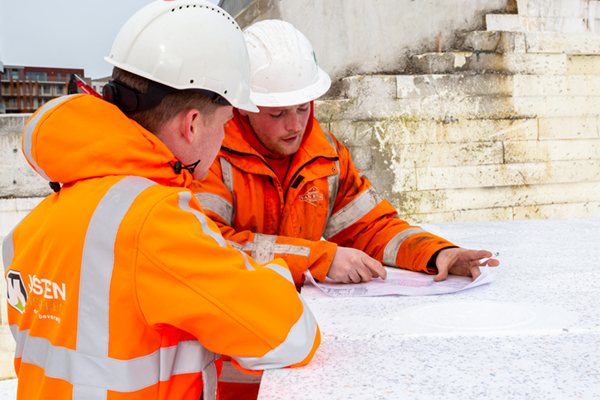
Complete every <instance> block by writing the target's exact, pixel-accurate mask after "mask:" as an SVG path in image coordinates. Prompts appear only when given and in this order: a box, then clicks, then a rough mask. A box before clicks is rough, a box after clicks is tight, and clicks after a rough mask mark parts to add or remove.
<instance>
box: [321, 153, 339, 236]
mask: <svg viewBox="0 0 600 400" xmlns="http://www.w3.org/2000/svg"><path fill="white" fill-rule="evenodd" d="M335 167H336V168H337V173H336V174H335V175H329V176H328V177H327V185H328V186H329V210H327V219H326V220H325V221H326V222H325V226H327V223H328V222H329V218H331V213H332V212H333V207H334V206H335V200H336V199H337V194H338V189H339V187H340V162H339V161H336V162H335Z"/></svg>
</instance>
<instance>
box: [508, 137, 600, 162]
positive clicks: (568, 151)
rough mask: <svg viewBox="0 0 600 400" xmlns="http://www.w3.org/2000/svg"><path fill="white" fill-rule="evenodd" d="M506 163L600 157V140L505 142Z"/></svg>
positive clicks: (596, 158) (595, 158)
mask: <svg viewBox="0 0 600 400" xmlns="http://www.w3.org/2000/svg"><path fill="white" fill-rule="evenodd" d="M504 152H505V155H504V158H505V161H506V163H509V164H510V163H529V162H557V161H576V160H598V159H600V140H598V139H582V140H547V141H514V142H505V143H504Z"/></svg>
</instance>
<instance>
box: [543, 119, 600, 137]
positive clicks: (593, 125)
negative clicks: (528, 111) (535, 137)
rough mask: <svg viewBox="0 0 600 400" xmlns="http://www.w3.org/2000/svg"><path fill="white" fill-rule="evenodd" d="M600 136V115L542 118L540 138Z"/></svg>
mask: <svg viewBox="0 0 600 400" xmlns="http://www.w3.org/2000/svg"><path fill="white" fill-rule="evenodd" d="M594 138H600V117H598V116H596V117H563V118H540V119H539V139H540V140H557V139H594Z"/></svg>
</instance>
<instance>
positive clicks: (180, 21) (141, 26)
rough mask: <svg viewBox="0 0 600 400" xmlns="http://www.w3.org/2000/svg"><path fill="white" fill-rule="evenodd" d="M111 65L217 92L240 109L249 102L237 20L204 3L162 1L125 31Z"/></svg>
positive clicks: (247, 71) (246, 107) (144, 11)
mask: <svg viewBox="0 0 600 400" xmlns="http://www.w3.org/2000/svg"><path fill="white" fill-rule="evenodd" d="M104 59H105V60H106V61H107V62H108V63H110V64H112V65H114V66H115V67H118V68H121V69H123V70H125V71H128V72H131V73H132V74H135V75H139V76H142V77H144V78H147V79H150V80H151V81H154V82H158V83H161V84H163V85H167V86H170V87H172V88H175V89H179V90H185V89H201V90H208V91H210V92H214V93H216V94H218V95H220V96H221V97H223V98H224V99H225V100H227V102H229V103H230V104H231V105H233V106H234V107H236V108H241V109H243V110H247V111H252V112H257V111H258V109H257V108H256V106H255V105H254V104H253V103H252V101H251V100H250V87H249V81H250V63H249V60H248V53H247V50H246V45H245V43H244V36H243V34H242V31H241V30H240V27H239V26H238V24H237V23H236V22H235V20H234V19H233V17H231V16H230V15H229V14H227V13H226V12H225V11H224V10H222V9H221V8H219V7H217V6H216V5H214V4H212V3H209V2H208V1H204V0H178V1H169V0H159V1H155V2H153V3H150V4H149V5H147V6H146V7H144V8H142V9H141V10H140V11H138V12H137V13H136V14H134V15H133V16H132V17H131V18H130V19H129V20H128V21H127V22H126V23H125V25H123V27H122V28H121V31H120V32H119V34H118V35H117V37H116V38H115V40H114V42H113V45H112V47H111V49H110V53H109V54H108V56H107V57H105V58H104Z"/></svg>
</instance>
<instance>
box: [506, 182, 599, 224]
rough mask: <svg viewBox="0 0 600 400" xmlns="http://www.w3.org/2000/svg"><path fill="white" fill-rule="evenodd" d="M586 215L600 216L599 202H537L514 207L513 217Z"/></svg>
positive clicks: (573, 216)
mask: <svg viewBox="0 0 600 400" xmlns="http://www.w3.org/2000/svg"><path fill="white" fill-rule="evenodd" d="M599 189H600V188H599ZM588 217H600V202H597V201H596V202H585V203H567V204H537V205H532V206H526V207H514V219H548V218H588Z"/></svg>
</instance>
